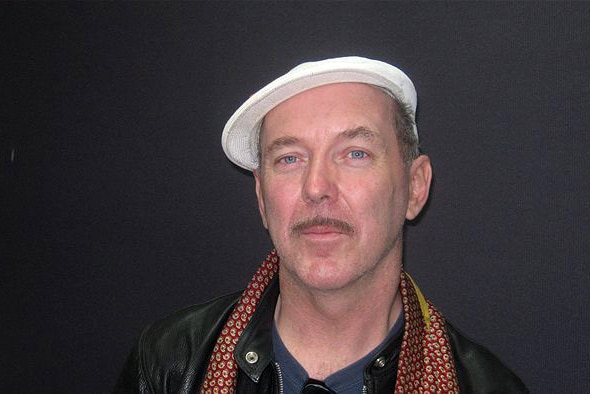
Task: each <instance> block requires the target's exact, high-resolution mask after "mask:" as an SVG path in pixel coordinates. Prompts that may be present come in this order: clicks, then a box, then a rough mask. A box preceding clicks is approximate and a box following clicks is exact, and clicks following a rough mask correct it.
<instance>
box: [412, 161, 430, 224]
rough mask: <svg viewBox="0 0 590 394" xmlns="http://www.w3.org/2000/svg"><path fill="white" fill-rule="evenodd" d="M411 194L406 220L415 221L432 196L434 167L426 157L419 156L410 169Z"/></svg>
mask: <svg viewBox="0 0 590 394" xmlns="http://www.w3.org/2000/svg"><path fill="white" fill-rule="evenodd" d="M409 176H410V185H409V186H410V190H409V191H410V193H409V199H408V210H407V211H406V219H408V220H413V219H415V218H416V216H418V214H419V213H420V211H422V208H424V205H425V204H426V201H428V195H429V194H430V183H431V182H432V166H431V165H430V159H429V158H428V156H426V155H421V156H418V158H416V159H415V160H414V161H413V162H412V166H411V167H410V175H409Z"/></svg>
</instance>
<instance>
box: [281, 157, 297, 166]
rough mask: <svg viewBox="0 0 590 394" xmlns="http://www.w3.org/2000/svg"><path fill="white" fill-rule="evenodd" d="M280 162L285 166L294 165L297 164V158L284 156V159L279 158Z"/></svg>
mask: <svg viewBox="0 0 590 394" xmlns="http://www.w3.org/2000/svg"><path fill="white" fill-rule="evenodd" d="M281 161H282V162H283V163H285V164H295V163H296V162H297V157H295V156H285V157H283V158H281Z"/></svg>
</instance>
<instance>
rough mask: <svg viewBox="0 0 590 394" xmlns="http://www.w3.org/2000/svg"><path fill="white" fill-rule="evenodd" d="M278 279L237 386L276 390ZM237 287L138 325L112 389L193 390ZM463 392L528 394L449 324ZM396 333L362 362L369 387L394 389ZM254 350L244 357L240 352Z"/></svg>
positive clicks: (253, 327) (246, 346)
mask: <svg viewBox="0 0 590 394" xmlns="http://www.w3.org/2000/svg"><path fill="white" fill-rule="evenodd" d="M278 293H279V291H278V281H277V280H276V279H275V280H273V281H272V283H271V284H270V285H269V288H268V290H267V291H266V292H265V294H264V295H263V298H262V300H261V301H260V304H259V306H258V309H257V310H256V312H255V314H254V316H253V317H252V320H251V321H250V323H249V325H248V326H247V328H246V329H245V330H244V333H243V334H242V336H241V338H240V341H239V342H238V345H237V346H236V351H235V353H234V356H235V359H236V362H237V363H238V365H239V368H240V370H239V374H238V382H237V390H236V391H237V393H239V394H242V393H280V392H281V379H282V377H281V373H280V369H279V368H278V367H277V366H276V365H275V363H274V362H273V359H272V357H273V351H272V323H273V316H274V310H275V304H276V300H277V296H278ZM240 294H241V292H240V293H234V294H230V295H227V296H224V297H220V298H217V299H215V300H213V301H210V302H208V303H206V304H202V305H197V306H193V307H190V308H187V309H184V310H182V311H179V312H177V313H175V314H173V315H171V316H169V317H167V318H165V319H163V320H161V321H159V322H156V323H154V324H153V325H151V326H149V327H148V328H146V329H145V330H144V332H143V333H142V335H141V337H140V339H139V341H138V343H137V345H136V346H135V348H134V349H133V351H132V352H131V355H130V356H129V358H128V360H127V363H126V364H125V367H124V369H123V371H122V372H121V375H120V376H119V380H118V382H117V385H116V387H115V390H114V392H115V393H198V392H199V389H200V385H201V383H202V381H203V377H204V375H205V372H206V370H207V365H208V363H209V356H210V354H211V352H212V350H213V346H214V343H215V341H216V339H217V337H218V335H219V332H220V331H221V328H222V327H223V325H224V324H225V321H226V320H227V318H228V317H229V314H230V313H231V311H232V309H233V306H234V304H235V302H236V301H237V300H238V298H239V296H240ZM447 327H448V328H447V331H448V334H449V339H450V341H451V346H452V349H453V356H454V359H455V366H456V368H457V377H458V380H459V387H460V391H461V392H462V393H526V392H528V390H527V389H526V387H525V386H524V384H523V383H522V381H521V380H520V379H519V378H518V377H517V376H516V375H514V374H513V373H512V372H511V371H510V370H509V369H507V368H506V367H505V366H504V365H502V363H501V362H500V361H499V360H498V359H497V358H496V357H495V356H494V355H493V354H491V353H490V352H489V351H488V350H487V349H485V348H483V347H482V346H479V345H477V344H475V343H473V342H471V341H470V340H468V339H466V338H465V337H464V336H462V335H461V334H460V333H459V332H458V331H457V330H456V329H454V328H453V327H452V326H451V325H450V324H448V323H447ZM400 342H401V337H398V338H394V339H393V340H392V341H391V343H389V344H388V345H387V346H386V347H385V349H384V350H383V351H382V352H381V353H380V354H378V355H377V356H376V357H375V359H374V360H373V361H372V362H371V363H369V365H367V367H366V368H365V386H366V388H367V392H368V393H387V394H390V393H393V392H394V386H395V376H396V374H397V361H398V353H399V348H400ZM251 351H253V352H256V353H257V354H258V360H257V362H256V363H253V364H250V363H248V362H247V361H246V357H245V355H246V353H248V352H251Z"/></svg>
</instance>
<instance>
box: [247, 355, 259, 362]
mask: <svg viewBox="0 0 590 394" xmlns="http://www.w3.org/2000/svg"><path fill="white" fill-rule="evenodd" d="M246 362H248V364H256V363H257V362H258V353H256V352H248V353H246Z"/></svg>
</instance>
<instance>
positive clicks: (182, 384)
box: [114, 292, 241, 393]
mask: <svg viewBox="0 0 590 394" xmlns="http://www.w3.org/2000/svg"><path fill="white" fill-rule="evenodd" d="M240 294H241V292H236V293H232V294H228V295H225V296H222V297H218V298H216V299H214V300H212V301H209V302H206V303H203V304H199V305H193V306H190V307H188V308H184V309H182V310H179V311H177V312H175V313H173V314H171V315H169V316H167V317H165V318H163V319H161V320H158V321H156V322H155V323H153V324H151V325H150V326H148V327H147V328H146V329H145V330H144V331H143V333H142V334H141V336H140V338H139V341H138V342H137V343H136V345H135V347H134V349H133V351H132V352H131V354H130V355H129V357H128V359H127V362H126V364H125V366H124V368H123V370H122V371H121V374H120V375H119V380H118V382H117V385H116V387H115V390H114V392H116V393H119V392H121V393H123V392H160V391H163V390H164V389H163V388H164V387H166V388H168V389H170V390H171V391H173V392H193V391H195V390H196V388H198V385H199V384H200V383H199V382H200V380H201V378H202V376H203V375H204V373H205V369H206V367H207V364H208V361H209V355H210V353H211V350H212V349H213V346H214V344H215V340H216V339H217V336H218V335H219V331H220V330H221V328H222V327H223V324H224V323H225V321H226V320H227V318H228V316H229V314H230V313H231V311H232V310H233V306H234V304H235V302H236V300H237V299H238V297H239V296H240Z"/></svg>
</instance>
